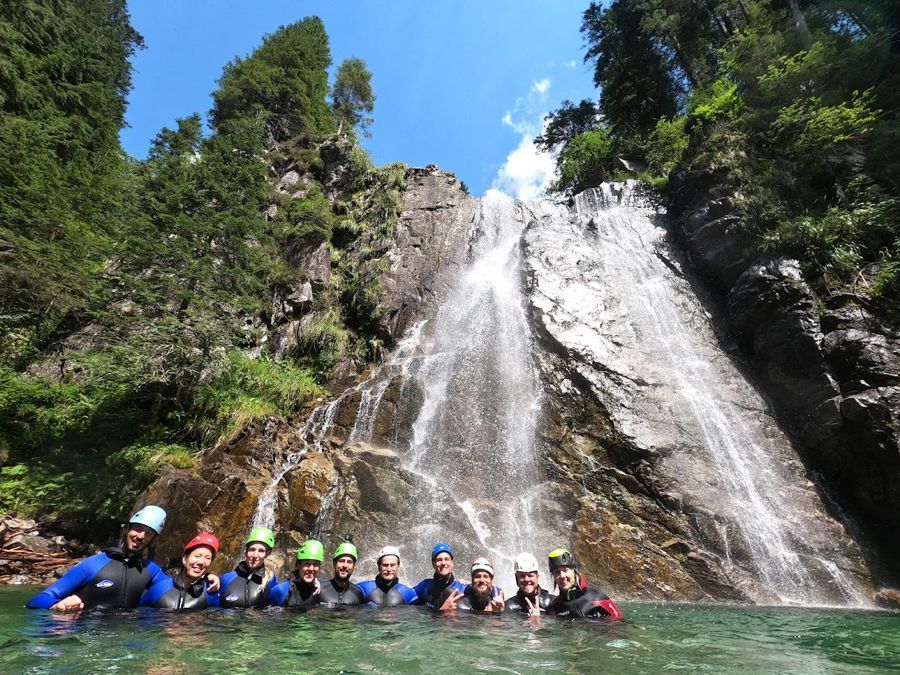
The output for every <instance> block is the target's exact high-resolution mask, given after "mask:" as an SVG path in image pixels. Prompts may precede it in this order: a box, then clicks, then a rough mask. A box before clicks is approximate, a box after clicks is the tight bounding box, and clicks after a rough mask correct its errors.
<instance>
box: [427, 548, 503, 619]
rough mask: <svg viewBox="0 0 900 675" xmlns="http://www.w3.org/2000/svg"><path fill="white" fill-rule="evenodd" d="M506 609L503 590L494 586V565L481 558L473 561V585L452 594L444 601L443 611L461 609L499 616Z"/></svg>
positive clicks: (488, 560) (488, 559)
mask: <svg viewBox="0 0 900 675" xmlns="http://www.w3.org/2000/svg"><path fill="white" fill-rule="evenodd" d="M505 607H506V603H505V602H504V601H503V589H502V588H500V587H499V586H494V563H492V562H491V560H490V558H486V557H485V556H479V557H477V558H475V560H473V561H472V583H471V584H469V585H468V586H466V589H465V591H463V592H462V593H459V592H458V591H454V592H452V593H451V594H450V595H449V596H448V597H447V599H446V600H444V602H443V604H442V605H441V610H442V611H447V610H451V609H461V610H464V611H470V612H493V613H494V614H499V613H500V612H502V611H503V610H504V609H505Z"/></svg>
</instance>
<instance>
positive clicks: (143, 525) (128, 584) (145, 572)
mask: <svg viewBox="0 0 900 675" xmlns="http://www.w3.org/2000/svg"><path fill="white" fill-rule="evenodd" d="M165 524H166V512H165V510H163V509H162V508H160V507H159V506H155V505H150V506H145V507H144V508H142V509H140V510H139V511H138V512H137V513H135V514H134V515H133V516H131V519H130V520H129V521H128V529H127V530H126V531H125V534H124V536H123V537H122V540H121V542H120V543H119V544H118V545H117V546H112V547H110V548H108V549H106V550H105V551H103V552H102V553H97V554H96V555H92V556H91V557H89V558H86V559H85V560H82V561H81V562H80V563H78V564H77V565H75V566H74V567H73V568H72V569H70V570H69V571H68V572H66V573H65V574H64V575H63V576H62V578H60V579H59V581H57V582H55V583H53V584H52V585H50V586H49V587H47V588H46V589H45V590H43V591H41V592H40V593H38V594H37V595H36V596H34V597H33V598H32V599H31V600H29V601H28V604H27V605H26V606H27V607H28V608H30V609H50V610H53V611H56V612H77V611H79V610H81V609H95V608H96V609H131V608H133V607H137V605H138V603H139V602H140V599H141V594H142V593H143V592H144V591H145V590H147V588H149V587H150V586H151V585H152V584H154V583H156V582H158V581H160V580H161V579H164V578H165V577H166V575H165V573H164V572H163V571H162V569H160V567H159V566H158V565H157V564H156V563H153V562H150V561H148V560H145V559H144V558H143V557H142V556H141V553H142V552H143V551H144V550H145V549H146V548H147V546H148V545H149V544H150V543H151V542H152V541H153V540H154V539H155V538H156V537H157V536H159V535H160V534H162V531H163V527H164V526H165Z"/></svg>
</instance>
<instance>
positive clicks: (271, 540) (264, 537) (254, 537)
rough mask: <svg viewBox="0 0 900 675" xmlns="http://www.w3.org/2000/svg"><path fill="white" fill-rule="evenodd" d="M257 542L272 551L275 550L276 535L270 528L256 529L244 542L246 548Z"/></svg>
mask: <svg viewBox="0 0 900 675" xmlns="http://www.w3.org/2000/svg"><path fill="white" fill-rule="evenodd" d="M255 541H258V542H259V543H261V544H265V545H266V546H268V547H269V548H270V549H273V548H275V533H274V532H272V530H270V529H269V528H268V527H254V528H253V531H252V532H251V533H250V536H249V537H247V541H245V542H244V546H249V545H250V544H252V543H253V542H255Z"/></svg>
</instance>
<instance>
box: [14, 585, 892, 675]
mask: <svg viewBox="0 0 900 675" xmlns="http://www.w3.org/2000/svg"><path fill="white" fill-rule="evenodd" d="M32 592H33V589H11V588H10V589H0V671H2V672H4V673H11V672H29V673H43V672H50V671H52V672H77V673H106V672H138V673H143V672H146V673H218V672H279V673H295V672H324V673H329V672H330V673H337V672H344V673H419V672H429V673H462V672H505V673H531V672H539V671H553V672H564V673H583V672H614V673H658V672H660V671H664V670H665V671H670V670H671V671H684V672H692V673H693V672H701V671H702V672H710V673H762V672H793V673H884V672H900V614H896V613H894V614H891V613H887V612H850V611H840V610H816V609H796V608H760V607H732V606H720V605H718V606H712V605H676V604H656V603H628V602H623V603H620V606H621V607H622V610H623V612H624V614H625V617H626V620H625V621H624V622H621V623H612V624H603V623H587V622H571V621H560V620H553V619H542V620H541V623H540V625H539V626H532V625H530V624H529V623H528V621H527V620H525V619H522V618H520V617H518V616H511V615H510V616H500V617H494V616H477V615H463V616H440V615H434V614H432V613H430V612H427V611H425V610H422V609H418V608H402V607H401V608H396V609H382V610H355V611H328V610H318V611H314V612H309V613H298V612H290V611H285V610H281V609H271V610H266V611H263V612H260V611H246V612H241V611H237V610H228V611H218V610H211V611H207V612H196V613H182V614H176V613H166V612H158V611H155V610H146V611H135V612H123V613H116V614H107V615H91V616H85V617H65V616H59V615H52V614H50V613H49V612H43V611H30V610H26V609H23V608H22V604H23V603H24V601H25V600H26V599H27V598H28V597H29V596H30V594H31V593H32Z"/></svg>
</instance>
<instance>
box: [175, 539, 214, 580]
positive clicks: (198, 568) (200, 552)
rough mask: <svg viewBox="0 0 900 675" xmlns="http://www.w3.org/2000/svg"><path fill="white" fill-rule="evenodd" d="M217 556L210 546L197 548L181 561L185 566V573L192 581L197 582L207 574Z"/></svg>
mask: <svg viewBox="0 0 900 675" xmlns="http://www.w3.org/2000/svg"><path fill="white" fill-rule="evenodd" d="M214 557H215V555H214V554H213V552H212V549H211V548H209V547H208V546H197V547H195V548H192V549H191V550H190V551H188V554H187V555H186V556H184V557H183V558H182V559H181V563H182V565H184V573H185V574H186V575H187V577H188V579H190V580H191V581H197V579H199V578H200V577H202V576H203V575H204V574H206V571H207V570H208V569H209V566H210V565H212V561H213V558H214Z"/></svg>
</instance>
